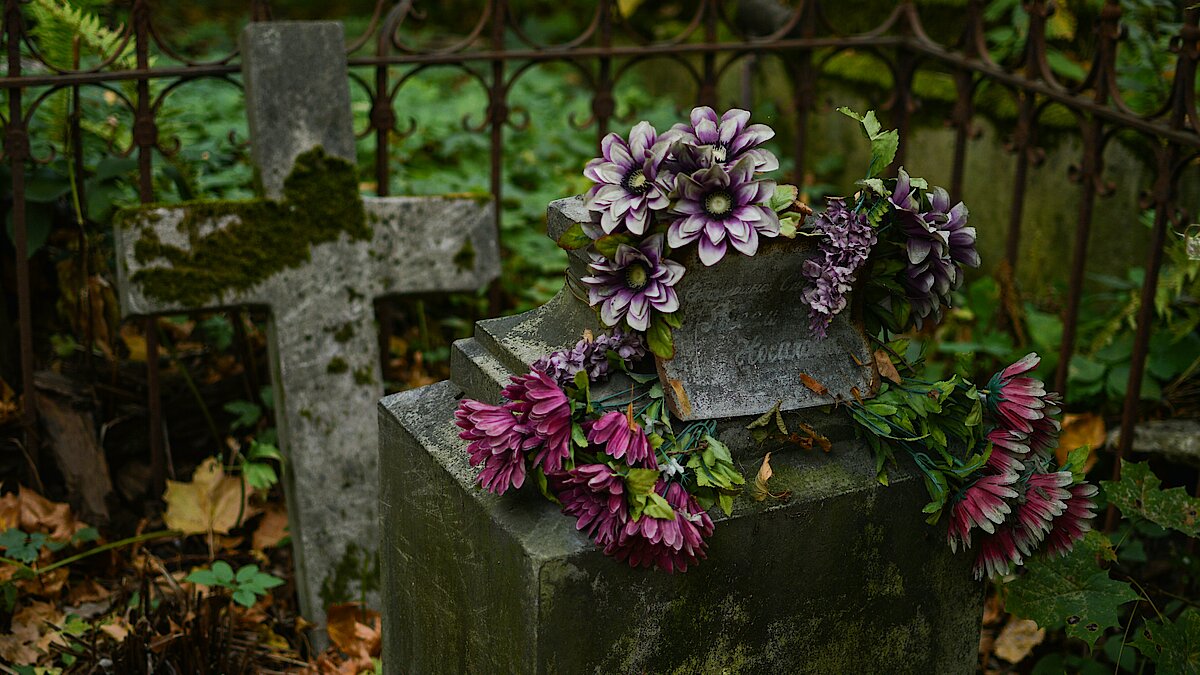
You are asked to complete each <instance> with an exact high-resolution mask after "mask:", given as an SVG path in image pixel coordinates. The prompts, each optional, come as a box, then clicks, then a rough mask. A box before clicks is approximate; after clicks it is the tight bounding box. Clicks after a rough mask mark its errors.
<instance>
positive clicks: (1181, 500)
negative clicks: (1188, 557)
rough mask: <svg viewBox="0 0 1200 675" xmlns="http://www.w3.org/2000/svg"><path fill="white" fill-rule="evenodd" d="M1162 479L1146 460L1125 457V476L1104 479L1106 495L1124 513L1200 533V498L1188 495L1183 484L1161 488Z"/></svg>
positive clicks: (1122, 469)
mask: <svg viewBox="0 0 1200 675" xmlns="http://www.w3.org/2000/svg"><path fill="white" fill-rule="evenodd" d="M1161 484H1162V481H1160V480H1159V479H1158V476H1155V475H1154V474H1153V473H1152V472H1151V471H1150V465H1149V464H1146V463H1144V462H1143V463H1133V462H1126V461H1124V460H1122V461H1121V480H1119V481H1109V480H1104V481H1100V485H1101V487H1103V488H1104V495H1105V496H1106V497H1107V498H1108V501H1109V503H1110V504H1115V505H1116V507H1117V508H1118V509H1120V510H1121V513H1122V514H1123V515H1124V516H1125V517H1126V518H1130V517H1133V516H1137V517H1140V518H1145V519H1146V520H1148V521H1150V522H1152V523H1154V524H1155V525H1158V526H1160V527H1166V528H1170V529H1173V530H1178V531H1180V532H1182V533H1184V534H1186V535H1188V536H1189V537H1195V536H1197V535H1200V523H1198V522H1197V516H1198V515H1200V499H1196V498H1195V497H1190V496H1188V493H1187V492H1186V491H1184V489H1183V488H1181V487H1176V488H1171V489H1170V490H1160V489H1159V487H1158V486H1159V485H1161Z"/></svg>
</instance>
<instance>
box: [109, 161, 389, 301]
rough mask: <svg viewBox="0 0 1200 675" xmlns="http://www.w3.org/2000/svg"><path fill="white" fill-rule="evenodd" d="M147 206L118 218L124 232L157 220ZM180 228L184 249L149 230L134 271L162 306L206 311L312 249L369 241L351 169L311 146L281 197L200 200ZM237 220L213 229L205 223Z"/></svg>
mask: <svg viewBox="0 0 1200 675" xmlns="http://www.w3.org/2000/svg"><path fill="white" fill-rule="evenodd" d="M180 206H181V205H175V204H147V205H144V206H140V207H136V208H132V209H125V210H122V211H121V212H119V213H118V214H117V216H116V221H115V224H116V226H117V227H121V228H134V227H138V226H140V225H141V224H143V223H145V222H147V221H149V220H153V219H154V215H153V213H154V211H156V210H157V209H160V208H179V207H180ZM182 207H183V209H184V216H183V219H182V220H181V221H180V223H179V225H178V227H179V229H180V233H181V234H183V235H185V236H186V237H187V239H188V243H189V246H188V248H187V249H184V248H180V247H178V246H172V245H169V244H165V243H163V242H162V241H161V240H160V239H159V237H158V235H157V234H156V233H155V232H154V231H153V229H152V228H144V229H143V230H142V231H141V232H140V233H139V235H140V236H139V238H138V240H137V241H136V243H135V244H134V256H135V257H136V259H137V261H138V262H139V263H142V264H143V265H147V264H151V263H155V262H162V263H164V264H162V265H159V266H155V267H146V268H143V269H140V270H138V271H137V272H135V273H134V274H133V277H132V280H133V281H135V282H136V283H138V284H139V285H140V286H141V287H142V290H143V293H144V294H145V295H146V296H147V297H149V298H153V299H155V300H158V301H160V302H164V303H176V304H180V305H183V306H186V307H203V306H205V305H209V304H212V301H213V300H214V299H219V298H220V297H221V295H222V294H223V293H224V292H226V291H229V290H237V291H244V290H247V289H249V288H252V287H254V286H255V285H257V284H259V283H261V282H263V281H265V280H267V279H268V278H270V277H271V276H272V275H274V274H276V273H278V272H280V271H282V270H284V269H288V268H296V267H300V266H302V265H304V264H306V263H308V262H309V261H310V260H311V258H312V247H313V246H314V245H316V244H321V243H324V242H328V241H333V240H335V239H337V238H338V237H339V236H340V235H341V234H342V233H345V234H346V235H348V236H349V237H350V238H351V239H354V240H367V239H370V238H371V236H372V233H371V228H370V226H369V225H367V220H366V215H365V212H364V210H363V202H362V197H361V196H360V195H359V193H358V176H357V172H356V170H355V167H354V165H352V164H351V163H349V162H347V161H345V160H343V159H340V158H337V157H333V156H331V155H328V154H326V153H325V151H324V150H323V149H322V148H320V147H317V148H314V149H312V150H309V151H308V152H305V153H304V154H302V155H300V156H298V157H297V158H296V163H295V165H294V166H293V168H292V172H291V173H290V174H289V175H288V177H287V179H286V180H285V181H284V187H283V200H282V201H275V200H270V199H251V200H244V201H228V200H213V201H197V202H189V203H187V204H185V205H182ZM227 218H232V219H235V220H234V222H231V223H229V224H228V225H226V226H225V227H222V228H220V229H218V230H216V231H214V232H211V233H207V234H202V231H201V228H202V226H204V225H206V224H208V223H213V222H217V221H220V220H224V219H227Z"/></svg>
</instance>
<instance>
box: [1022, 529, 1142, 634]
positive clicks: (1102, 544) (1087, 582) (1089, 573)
mask: <svg viewBox="0 0 1200 675" xmlns="http://www.w3.org/2000/svg"><path fill="white" fill-rule="evenodd" d="M1097 556H1100V557H1102V558H1104V559H1106V560H1113V559H1114V558H1115V557H1116V554H1115V553H1114V552H1113V548H1112V544H1110V543H1109V541H1108V538H1107V537H1105V536H1104V534H1103V533H1101V532H1096V531H1092V532H1089V533H1088V534H1087V535H1086V536H1085V537H1084V538H1083V539H1081V540H1079V541H1078V542H1077V543H1076V544H1075V548H1074V549H1073V550H1072V551H1071V552H1070V553H1068V554H1067V555H1066V556H1063V557H1061V558H1043V557H1038V558H1033V559H1030V560H1027V561H1026V562H1025V570H1026V573H1025V574H1024V575H1022V576H1020V577H1019V578H1017V579H1016V580H1015V581H1012V582H1010V583H1008V584H1006V585H1005V589H1007V591H1008V598H1007V601H1006V604H1005V608H1006V609H1007V610H1008V611H1009V612H1011V613H1013V614H1015V615H1017V616H1020V617H1022V618H1026V619H1032V620H1033V621H1035V622H1036V623H1037V624H1038V626H1040V627H1042V628H1045V629H1047V630H1051V629H1056V628H1063V627H1065V629H1066V633H1067V635H1069V636H1071V637H1077V638H1079V639H1081V640H1084V641H1085V642H1087V643H1088V645H1090V646H1095V644H1096V640H1097V639H1099V638H1100V636H1102V635H1104V632H1105V631H1106V630H1108V629H1109V628H1113V627H1115V626H1118V625H1119V618H1120V617H1119V609H1120V607H1121V605H1123V604H1125V603H1127V602H1131V601H1133V600H1137V598H1138V594H1137V593H1136V592H1134V590H1133V589H1132V588H1131V587H1130V586H1129V584H1127V583H1125V582H1122V581H1117V580H1115V579H1112V578H1110V577H1109V576H1108V570H1105V569H1102V568H1101V567H1100V566H1099V565H1098V564H1097V562H1096V558H1097Z"/></svg>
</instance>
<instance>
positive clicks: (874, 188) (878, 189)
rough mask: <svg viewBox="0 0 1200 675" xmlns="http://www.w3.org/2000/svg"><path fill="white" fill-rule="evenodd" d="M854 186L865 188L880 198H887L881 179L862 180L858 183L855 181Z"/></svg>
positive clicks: (886, 191)
mask: <svg viewBox="0 0 1200 675" xmlns="http://www.w3.org/2000/svg"><path fill="white" fill-rule="evenodd" d="M854 184H855V185H858V186H860V187H863V188H866V189H867V190H870V191H871V192H874V193H875V194H877V195H879V196H881V197H886V196H888V189H887V186H885V185H884V184H883V179H881V178H864V179H862V180H860V181H855V183H854Z"/></svg>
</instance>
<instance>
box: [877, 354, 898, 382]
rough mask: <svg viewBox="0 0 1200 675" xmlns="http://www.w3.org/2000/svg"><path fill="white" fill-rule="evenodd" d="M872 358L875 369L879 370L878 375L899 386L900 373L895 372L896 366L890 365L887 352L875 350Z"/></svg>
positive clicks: (890, 359)
mask: <svg viewBox="0 0 1200 675" xmlns="http://www.w3.org/2000/svg"><path fill="white" fill-rule="evenodd" d="M874 356H875V367H876V368H878V369H879V374H880V375H882V376H883V377H886V378H887V379H889V380H891V381H892V382H895V383H896V384H900V371H898V370H896V364H894V363H892V357H891V355H889V354H888V353H887V350H886V349H876V350H875V354H874Z"/></svg>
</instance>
